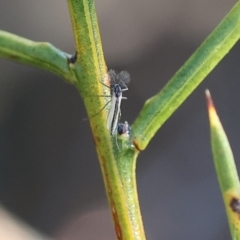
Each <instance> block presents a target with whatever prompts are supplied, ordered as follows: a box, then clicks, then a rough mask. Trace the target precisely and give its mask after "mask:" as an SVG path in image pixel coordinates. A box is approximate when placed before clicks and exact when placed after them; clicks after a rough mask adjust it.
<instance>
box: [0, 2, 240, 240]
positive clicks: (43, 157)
mask: <svg viewBox="0 0 240 240" xmlns="http://www.w3.org/2000/svg"><path fill="white" fill-rule="evenodd" d="M95 2H96V8H97V13H98V18H99V25H100V30H101V36H102V42H103V47H104V52H105V57H106V62H107V65H108V68H109V69H110V68H113V69H116V70H117V71H121V70H126V71H128V72H129V73H130V74H131V83H130V85H129V91H128V92H126V94H125V95H126V96H127V97H128V100H127V101H124V102H123V104H122V121H125V120H127V121H128V122H129V123H132V122H133V121H134V119H135V118H136V117H137V115H138V113H139V111H140V109H141V108H142V106H143V104H144V102H145V101H146V100H147V99H148V98H149V97H151V96H153V95H154V94H156V93H157V92H158V91H159V90H160V89H161V88H162V87H163V86H164V85H165V84H166V83H167V81H168V80H169V79H170V78H171V77H172V76H173V75H174V73H175V72H176V71H177V70H178V69H179V68H180V67H181V65H182V64H183V63H184V62H185V61H186V60H187V59H188V58H189V57H190V55H191V54H192V53H193V52H194V51H195V50H196V48H197V47H198V46H199V45H200V44H201V43H202V41H203V40H204V39H205V38H206V37H207V36H208V35H209V34H210V33H211V31H212V30H213V29H214V28H215V27H216V26H217V24H218V23H219V22H220V21H221V19H222V18H223V17H224V16H225V15H226V14H227V13H228V11H229V10H230V9H231V8H232V6H233V5H234V4H235V2H236V1H233V0H228V1H225V0H202V1H197V0H181V1H179V0H178V1H177V0H149V1H145V0H139V1H134V0H128V1H117V0H113V1H108V0H97V1H95ZM0 29H2V30H5V31H9V32H12V33H15V34H18V35H20V36H23V37H26V38H29V39H31V40H35V41H47V42H51V43H52V44H54V45H55V46H56V47H58V48H60V49H62V50H63V51H65V52H68V53H74V51H75V47H74V40H73V33H72V29H71V22H70V17H69V13H68V6H67V2H66V0H58V1H54V0H48V1H32V0H21V1H8V0H1V1H0ZM0 44H1V43H0ZM239 53H240V45H239V44H237V45H236V46H235V47H234V48H233V49H232V51H231V52H230V53H229V54H228V55H227V56H226V57H225V59H224V60H222V62H221V63H220V64H219V65H218V66H217V67H216V69H215V70H214V71H213V72H212V73H211V74H210V75H209V76H208V77H207V78H206V80H205V81H204V82H203V83H202V84H201V85H200V86H199V87H198V88H197V90H196V91H194V93H193V94H192V95H191V96H190V97H189V98H188V99H187V101H186V102H185V103H184V104H183V105H182V106H181V107H180V108H179V109H178V110H177V111H176V112H175V113H174V114H173V115H172V117H171V118H170V119H169V121H167V122H166V123H165V124H164V125H163V127H162V128H161V129H160V130H159V132H158V133H157V135H156V136H155V137H154V138H153V140H152V141H151V142H150V144H149V146H148V147H147V149H146V150H145V151H144V152H142V153H141V154H140V156H139V159H138V162H137V182H138V191H139V199H140V205H141V210H142V215H143V221H144V226H145V231H146V236H147V239H151V240H158V239H164V240H168V239H169V240H172V239H174V240H186V239H195V240H202V239H210V240H226V239H230V234H229V229H228V225H227V219H226V216H225V210H224V206H223V202H222V199H221V195H220V190H219V186H218V183H217V179H216V174H215V170H214V166H213V160H212V155H211V149H210V140H209V125H208V116H207V111H206V102H205V96H204V91H205V89H206V88H208V89H210V91H211V93H212V97H213V100H214V102H215V105H216V108H217V111H218V113H219V116H220V118H221V121H222V123H223V126H224V128H225V130H226V132H227V135H228V137H229V140H230V142H231V146H232V149H233V152H234V155H235V158H236V163H237V165H239V160H238V159H239V158H240V146H239V140H240V125H239V119H240V111H239V104H240V94H239V88H240V81H239V76H240V67H239V64H240V54H239ZM0 73H1V74H0V76H1V77H0V179H1V181H0V203H1V205H2V210H1V211H0V220H1V227H0V228H2V229H0V232H2V237H1V239H4V240H5V239H7V240H19V239H20V240H21V239H28V238H27V236H26V235H25V237H23V238H21V237H22V235H21V234H15V231H16V233H18V231H19V232H21V229H25V230H26V231H25V232H27V233H28V234H29V236H28V237H29V239H47V238H48V237H49V238H53V239H59V240H79V239H84V240H95V239H104V240H112V239H116V237H115V234H114V230H113V225H112V222H111V216H110V212H109V209H108V203H107V199H106V195H105V190H104V186H103V181H102V177H101V172H100V167H99V164H98V160H97V155H96V151H95V148H94V143H93V139H92V135H91V131H90V128H89V123H88V122H87V121H82V119H83V118H85V117H86V111H85V109H84V106H83V102H82V100H81V98H80V96H79V94H78V92H77V90H76V89H75V87H74V86H72V85H69V84H67V83H65V82H64V81H63V80H62V79H60V78H59V77H58V76H55V75H53V74H51V73H48V72H45V71H42V70H39V69H36V68H32V67H29V66H25V65H20V64H17V63H14V62H10V61H6V60H3V59H0ZM9 213H11V214H13V215H14V217H13V218H15V217H16V218H17V219H19V220H20V221H21V222H18V221H17V223H16V226H13V224H12V223H11V219H12V215H9ZM8 221H9V222H10V223H9V224H6V223H8ZM18 224H21V225H20V227H19V225H18ZM30 228H31V229H35V230H36V231H37V232H39V233H40V235H38V234H37V233H36V232H35V231H34V230H29V229H30ZM4 230H6V231H5V233H6V234H10V233H11V234H12V236H7V235H5V237H4V234H3V233H4ZM31 234H33V235H34V234H35V235H34V236H35V237H34V238H33V235H31ZM6 236H7V237H6Z"/></svg>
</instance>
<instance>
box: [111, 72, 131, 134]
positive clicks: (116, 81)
mask: <svg viewBox="0 0 240 240" xmlns="http://www.w3.org/2000/svg"><path fill="white" fill-rule="evenodd" d="M108 75H109V78H110V89H111V101H110V102H111V106H110V109H109V112H108V117H107V129H109V131H110V134H111V135H114V134H115V133H116V131H117V126H118V121H119V119H120V116H121V109H120V107H121V101H122V99H127V98H126V97H123V96H122V93H123V92H124V91H127V90H128V87H127V86H126V83H128V82H129V81H130V75H129V73H128V72H126V71H122V72H120V73H119V74H116V72H115V71H114V70H109V72H108Z"/></svg>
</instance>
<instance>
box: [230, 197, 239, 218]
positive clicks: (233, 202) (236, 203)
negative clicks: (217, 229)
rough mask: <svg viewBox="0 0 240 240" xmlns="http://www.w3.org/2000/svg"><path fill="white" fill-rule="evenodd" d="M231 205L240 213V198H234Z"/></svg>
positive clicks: (234, 210)
mask: <svg viewBox="0 0 240 240" xmlns="http://www.w3.org/2000/svg"><path fill="white" fill-rule="evenodd" d="M230 207H231V209H232V210H233V212H236V213H238V214H240V199H238V198H235V197H234V198H232V200H231V202H230Z"/></svg>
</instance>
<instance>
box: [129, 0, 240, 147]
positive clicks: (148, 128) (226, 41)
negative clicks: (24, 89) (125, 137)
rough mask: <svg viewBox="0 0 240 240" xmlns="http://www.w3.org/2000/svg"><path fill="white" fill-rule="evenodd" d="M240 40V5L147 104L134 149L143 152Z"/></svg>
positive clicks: (135, 133)
mask: <svg viewBox="0 0 240 240" xmlns="http://www.w3.org/2000/svg"><path fill="white" fill-rule="evenodd" d="M239 38H240V3H239V2H238V3H237V4H236V5H235V6H234V7H233V9H232V10H231V11H230V13H229V14H228V15H227V16H226V17H225V19H224V20H223V21H222V22H221V23H220V24H219V26H218V27H217V28H216V29H215V30H214V31H213V32H212V33H211V35H210V36H209V37H208V38H207V39H206V40H205V41H204V42H203V44H202V45H201V46H200V47H199V48H198V49H197V51H196V52H195V53H194V54H193V55H192V56H191V57H190V59H189V60H188V61H187V62H186V63H185V64H184V65H183V67H182V68H180V70H179V71H178V72H177V73H176V74H175V75H174V76H173V78H172V79H171V80H170V81H169V82H168V84H167V85H166V86H165V87H164V88H163V89H162V91H161V92H160V93H158V94H157V95H155V96H154V97H152V98H150V99H149V100H148V101H146V103H145V105H144V107H143V109H142V111H141V112H140V114H139V116H138V118H137V119H136V121H135V122H134V124H133V127H132V130H133V139H134V143H135V146H136V147H137V148H138V149H139V150H143V149H145V148H146V146H147V145H148V143H149V141H150V140H151V139H152V137H153V136H154V135H155V133H156V132H157V131H158V129H159V128H160V127H161V126H162V124H163V123H164V122H165V121H166V120H167V119H168V118H169V117H170V116H171V115H172V114H173V112H174V111H175V110H176V109H177V108H178V107H179V106H180V105H181V104H182V103H183V102H184V100H185V99H186V98H187V97H188V96H189V95H190V94H191V93H192V92H193V91H194V89H195V88H196V87H197V86H198V85H199V84H200V83H201V82H202V81H203V80H204V78H205V77H206V76H207V75H208V74H209V73H210V72H211V71H212V69H213V68H214V67H215V66H216V65H217V64H218V63H219V62H220V60H221V59H222V58H223V57H224V56H225V55H226V54H227V53H228V52H229V51H230V49H231V48H232V47H233V45H234V44H235V43H236V42H237V41H238V40H239Z"/></svg>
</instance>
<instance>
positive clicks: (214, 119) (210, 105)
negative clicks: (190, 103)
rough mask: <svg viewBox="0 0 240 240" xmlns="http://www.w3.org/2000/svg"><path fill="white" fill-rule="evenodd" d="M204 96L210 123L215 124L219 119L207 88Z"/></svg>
mask: <svg viewBox="0 0 240 240" xmlns="http://www.w3.org/2000/svg"><path fill="white" fill-rule="evenodd" d="M205 94H206V98H207V107H208V114H209V119H210V123H211V125H217V124H218V123H219V119H218V116H217V112H216V110H215V107H214V104H213V100H212V97H211V94H210V91H209V90H208V89H206V90H205Z"/></svg>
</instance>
